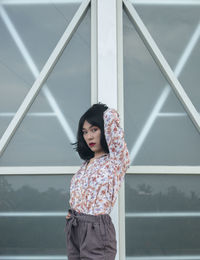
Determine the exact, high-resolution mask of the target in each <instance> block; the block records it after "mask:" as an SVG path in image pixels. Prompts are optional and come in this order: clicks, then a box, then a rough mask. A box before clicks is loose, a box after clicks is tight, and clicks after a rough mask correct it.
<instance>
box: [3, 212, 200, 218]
mask: <svg viewBox="0 0 200 260" xmlns="http://www.w3.org/2000/svg"><path fill="white" fill-rule="evenodd" d="M66 214H67V213H66V212H65V211H63V212H62V211H59V212H57V211H50V212H41V211H33V212H23V211H20V212H19V211H18V212H14V211H11V212H10V211H9V212H0V218H4V217H6V218H16V217H65V216H66ZM125 217H126V218H188V217H192V218H199V217H200V212H138V213H137V212H133V213H132V212H130V213H126V212H125Z"/></svg>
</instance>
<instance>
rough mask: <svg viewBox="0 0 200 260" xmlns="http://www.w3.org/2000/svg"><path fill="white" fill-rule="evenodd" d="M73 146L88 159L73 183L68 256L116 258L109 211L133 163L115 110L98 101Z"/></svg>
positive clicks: (77, 259) (98, 259)
mask: <svg viewBox="0 0 200 260" xmlns="http://www.w3.org/2000/svg"><path fill="white" fill-rule="evenodd" d="M75 145H76V151H77V152H78V153H79V156H80V157H81V158H82V159H83V160H84V162H83V163H82V165H81V168H80V169H79V171H78V172H77V173H76V174H75V175H74V176H73V178H72V180H71V186H70V201H69V203H70V209H69V211H68V215H67V216H66V229H65V231H66V243H67V254H68V259H69V260H80V259H84V260H114V259H115V256H116V252H117V250H116V233H115V228H114V225H113V223H112V220H111V217H110V215H109V214H110V212H111V210H112V208H113V206H114V204H115V201H116V199H117V194H118V191H119V188H120V186H121V183H122V181H123V178H124V175H125V172H126V170H127V168H128V167H129V153H128V149H127V146H126V143H125V141H124V132H123V129H122V128H121V127H120V121H119V114H118V113H117V111H116V110H115V109H111V108H108V107H107V106H106V105H104V104H101V103H98V104H94V105H93V106H92V107H91V108H90V109H88V110H87V111H86V112H85V114H83V116H82V117H81V118H80V121H79V127H78V133H77V142H76V143H75Z"/></svg>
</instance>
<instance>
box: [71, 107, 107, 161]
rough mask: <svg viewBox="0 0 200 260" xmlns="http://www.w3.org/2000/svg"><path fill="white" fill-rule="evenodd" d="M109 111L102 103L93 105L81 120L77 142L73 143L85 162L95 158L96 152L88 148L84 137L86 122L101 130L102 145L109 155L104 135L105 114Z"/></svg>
mask: <svg viewBox="0 0 200 260" xmlns="http://www.w3.org/2000/svg"><path fill="white" fill-rule="evenodd" d="M107 109H108V106H107V105H105V104H102V103H101V102H99V103H97V104H94V105H92V106H91V107H90V108H89V109H88V110H87V111H86V112H85V113H84V114H83V115H82V116H81V118H80V120H79V125H78V131H77V142H75V143H72V145H75V148H74V149H75V150H76V151H77V152H78V154H79V156H80V157H81V159H83V160H89V159H91V158H93V157H94V152H93V151H92V150H91V149H90V148H89V147H88V145H87V143H86V142H85V140H84V137H83V131H82V128H83V124H84V122H85V120H86V121H87V122H88V123H90V124H91V125H93V126H98V127H99V128H100V130H101V139H100V144H101V147H102V148H103V150H104V152H105V153H109V149H108V145H107V142H106V138H105V134H104V120H103V113H104V111H105V110H107Z"/></svg>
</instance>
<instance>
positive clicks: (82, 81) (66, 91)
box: [0, 10, 91, 166]
mask: <svg viewBox="0 0 200 260" xmlns="http://www.w3.org/2000/svg"><path fill="white" fill-rule="evenodd" d="M90 49H91V48H90V10H89V11H88V12H87V14H86V16H85V17H84V19H83V21H82V23H81V24H80V25H79V27H78V29H77V31H76V32H75V34H74V35H73V37H72V39H71V40H70V42H69V44H68V45H67V47H66V49H65V50H64V52H63V54H62V56H61V57H60V59H59V61H58V63H57V64H56V66H55V68H54V70H53V71H52V73H51V74H50V76H49V78H48V80H47V82H46V84H45V85H44V86H43V87H42V90H41V91H40V93H39V95H38V96H37V98H36V100H35V102H34V103H33V105H32V107H31V109H30V110H29V112H28V114H27V116H26V117H25V119H24V120H23V122H22V124H21V125H20V127H19V129H18V130H17V132H16V134H15V135H14V137H13V138H12V140H11V142H10V144H9V145H8V147H7V149H6V150H5V152H4V154H3V156H2V158H1V162H0V165H2V166H18V165H21V166H37V165H51V166H55V165H77V164H80V159H79V156H78V154H77V153H76V152H75V151H74V150H73V147H72V145H71V144H70V143H72V142H74V141H75V139H76V132H77V128H78V121H79V118H80V116H81V115H82V113H83V111H86V110H87V109H88V108H89V106H90V100H91V98H90V97H91V91H90ZM83 64H84V66H83ZM36 112H37V113H36ZM44 112H45V113H44ZM70 129H71V132H72V133H71V132H70ZM19 149H20V153H18V150H19Z"/></svg>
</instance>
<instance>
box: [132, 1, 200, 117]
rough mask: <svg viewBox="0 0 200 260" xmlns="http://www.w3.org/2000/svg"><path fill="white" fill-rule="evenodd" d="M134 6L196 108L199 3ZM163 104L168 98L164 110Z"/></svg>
mask: <svg viewBox="0 0 200 260" xmlns="http://www.w3.org/2000/svg"><path fill="white" fill-rule="evenodd" d="M161 2H162V1H161ZM134 7H135V8H136V10H137V12H138V14H139V15H140V17H141V18H142V20H143V22H144V24H145V25H146V26H147V28H148V30H149V32H150V33H151V35H152V37H153V38H154V40H155V41H156V43H157V44H158V47H159V48H160V50H161V51H162V53H163V55H164V57H165V58H166V59H167V61H168V62H169V64H170V66H171V68H172V69H173V70H174V71H177V67H179V69H180V72H179V73H178V76H179V80H180V82H181V84H182V86H183V87H184V89H185V91H186V92H187V94H188V96H189V97H190V99H191V101H192V102H193V103H194V105H195V106H196V109H197V110H198V111H199V112H200V102H199V98H200V89H199V87H198V86H199V81H200V75H199V66H200V44H199V43H200V40H198V39H199V37H200V21H199V14H200V5H196V6H195V5H192V3H191V6H190V5H186V6H185V5H181V4H180V5H162V3H161V4H160V5H159V4H158V5H152V6H151V5H149V4H148V5H134ZM183 57H184V59H183ZM185 58H186V59H185ZM168 101H169V100H168ZM167 105H168V102H166V104H165V106H164V107H163V110H164V111H168V106H167Z"/></svg>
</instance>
